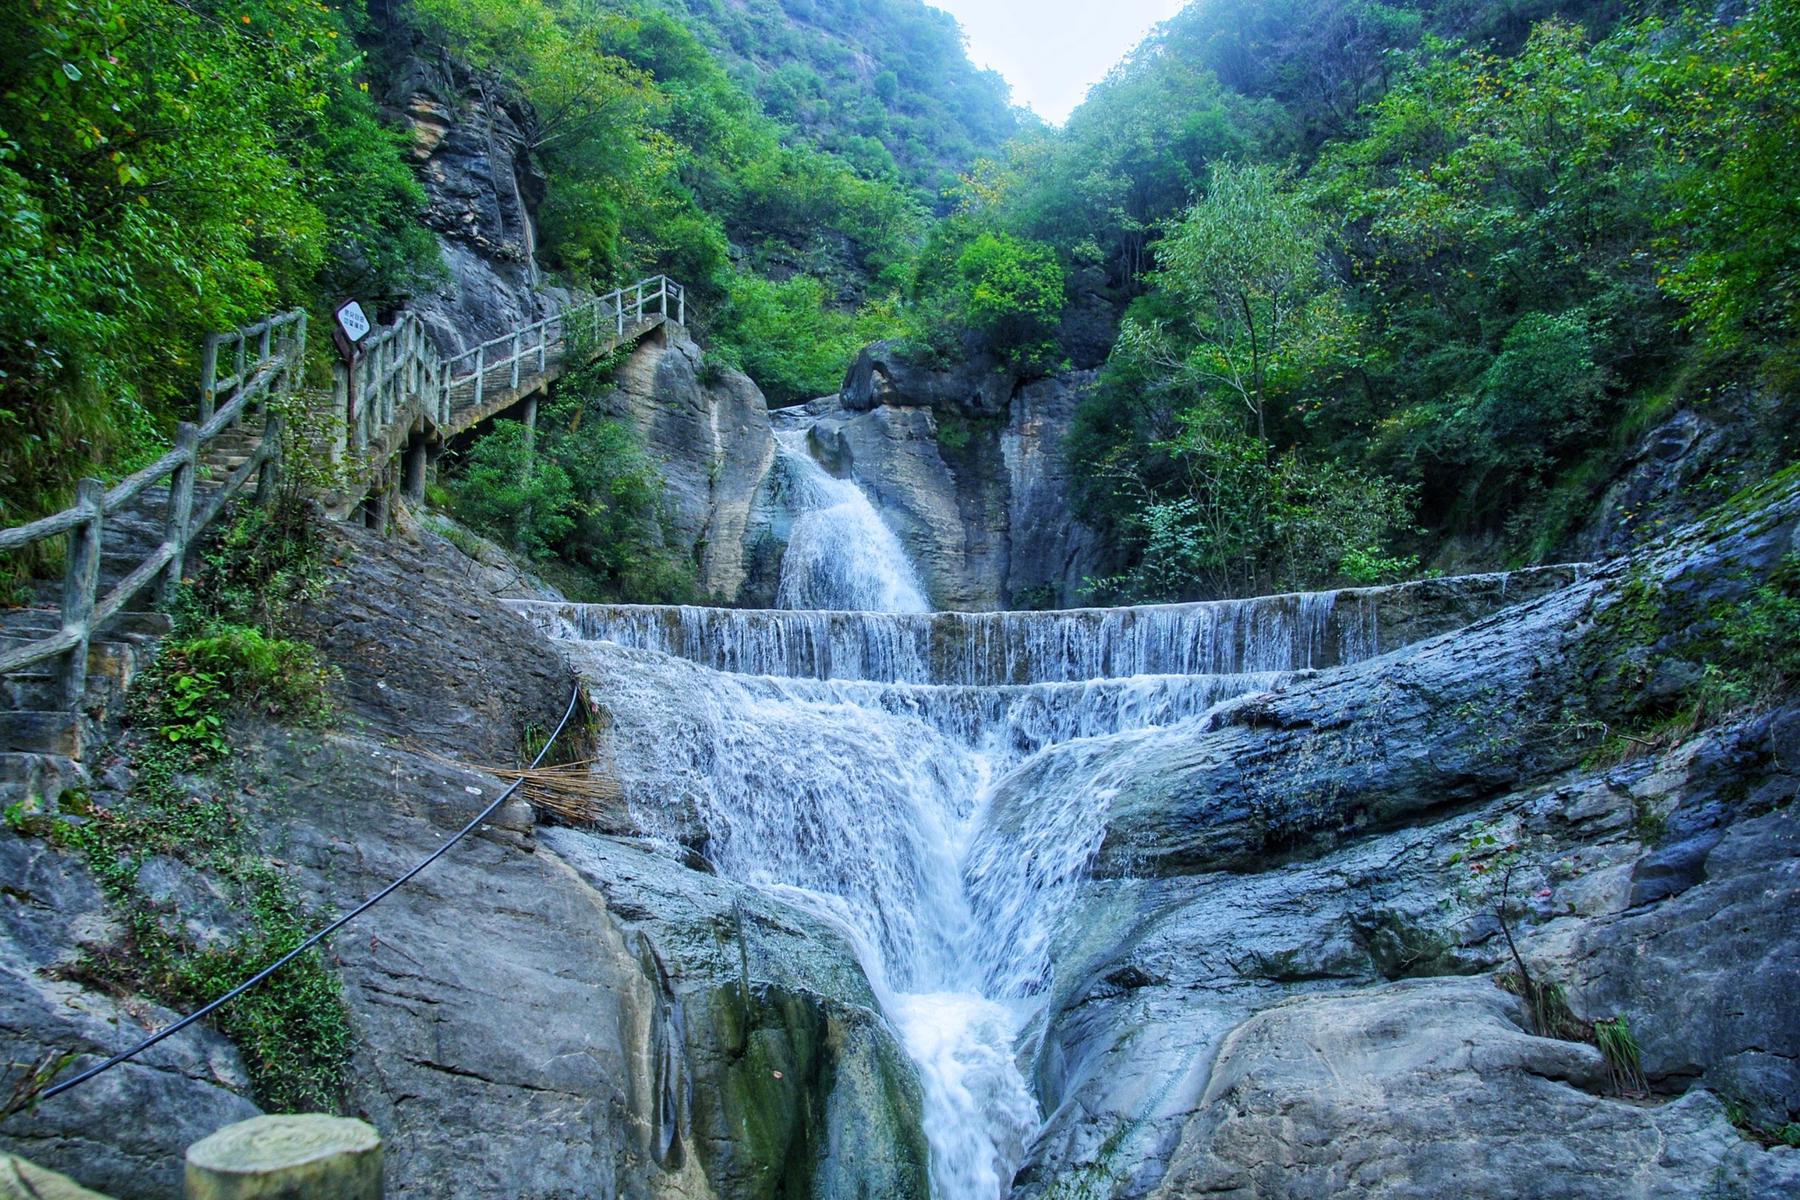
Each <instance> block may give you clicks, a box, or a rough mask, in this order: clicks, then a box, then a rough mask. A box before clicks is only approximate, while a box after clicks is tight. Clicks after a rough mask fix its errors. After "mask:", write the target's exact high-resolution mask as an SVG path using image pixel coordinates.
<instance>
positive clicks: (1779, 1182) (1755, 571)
mask: <svg viewBox="0 0 1800 1200" xmlns="http://www.w3.org/2000/svg"><path fill="white" fill-rule="evenodd" d="M1797 536H1800V495H1797V494H1796V492H1795V490H1794V489H1792V488H1791V487H1790V488H1789V489H1788V491H1787V492H1786V493H1785V494H1783V495H1781V496H1780V497H1779V498H1778V499H1777V501H1776V503H1775V504H1774V506H1773V508H1771V509H1769V510H1766V511H1764V512H1762V513H1760V514H1755V515H1750V516H1744V517H1741V518H1739V519H1737V520H1736V521H1723V520H1722V521H1717V522H1714V523H1713V524H1712V526H1711V527H1709V528H1706V529H1696V530H1691V531H1689V533H1688V535H1687V536H1684V537H1682V538H1679V539H1676V540H1675V541H1673V542H1670V543H1667V544H1665V545H1664V546H1662V547H1661V548H1660V549H1658V550H1656V551H1655V552H1653V553H1650V554H1648V555H1646V556H1644V557H1642V558H1640V559H1639V560H1637V561H1633V562H1621V563H1618V564H1615V565H1614V566H1612V567H1610V568H1607V569H1606V570H1605V571H1603V572H1601V573H1599V574H1597V575H1590V576H1589V577H1587V578H1586V579H1584V580H1583V581H1582V582H1579V583H1576V584H1574V585H1572V586H1570V587H1567V588H1564V589H1562V590H1559V591H1555V592H1551V593H1549V594H1547V595H1544V596H1541V597H1539V598H1538V599H1535V600H1532V601H1530V602H1528V603H1525V604H1522V605H1519V606H1517V607H1515V608H1512V609H1508V610H1506V611H1504V612H1502V613H1500V614H1497V615H1495V616H1493V617H1490V618H1488V619H1486V620H1483V621H1481V622H1479V623H1477V624H1476V625H1474V626H1472V627H1471V628H1469V629H1466V630H1462V631H1459V632H1456V633H1451V634H1446V635H1443V636H1440V637H1437V638H1433V639H1430V640H1428V641H1425V642H1421V643H1418V644H1416V645H1413V646H1410V647H1407V648H1405V649H1402V650H1399V651H1397V652H1395V653H1393V654H1389V655H1387V656H1384V657H1382V658H1378V659H1373V660H1369V661H1366V662H1363V663H1360V664H1356V665H1353V666H1349V667H1343V668H1339V669H1335V670H1331V671H1325V672H1320V673H1318V674H1316V675H1313V676H1311V677H1305V676H1302V677H1297V678H1296V679H1294V680H1293V681H1292V682H1291V683H1290V684H1288V685H1287V686H1286V687H1285V688H1283V689H1280V690H1277V691H1274V692H1268V693H1262V694H1259V695H1252V696H1247V697H1245V698H1243V699H1242V700H1239V701H1236V702H1233V703H1231V704H1228V705H1227V706H1225V707H1224V708H1222V709H1220V710H1217V711H1215V712H1214V713H1213V714H1212V715H1211V716H1209V717H1205V718H1200V719H1198V720H1197V721H1195V722H1190V723H1189V724H1188V725H1187V726H1173V727H1170V728H1168V729H1165V730H1160V731H1149V732H1146V733H1140V734H1137V735H1131V736H1127V737H1122V738H1119V739H1117V740H1116V742H1115V744H1113V745H1111V746H1105V745H1093V744H1090V745H1088V746H1085V747H1079V748H1077V747H1069V748H1064V749H1062V750H1060V751H1053V752H1052V753H1051V754H1049V755H1046V756H1045V758H1046V761H1044V762H1042V763H1040V764H1039V765H1038V767H1037V773H1038V778H1036V779H1035V780H1030V781H1019V782H1018V783H1017V785H1016V786H1014V787H1012V788H1009V789H1008V790H1007V791H1006V792H1005V793H1003V794H1002V795H1001V796H1000V797H999V798H998V800H997V803H999V804H1001V805H1002V806H1003V807H1004V806H1006V805H1014V806H1016V805H1018V804H1019V803H1020V802H1021V800H1022V797H1023V796H1025V795H1026V794H1028V793H1031V792H1034V791H1035V793H1036V796H1037V799H1036V800H1035V801H1034V803H1037V804H1042V803H1044V802H1045V801H1044V799H1043V796H1044V795H1045V793H1046V792H1049V793H1050V794H1053V795H1055V794H1065V793H1071V792H1072V793H1075V794H1079V793H1080V792H1081V791H1082V790H1083V789H1090V790H1091V789H1097V788H1100V787H1104V788H1105V789H1106V790H1107V794H1109V795H1112V797H1113V798H1112V799H1111V801H1110V803H1108V804H1106V805H1104V806H1102V808H1101V809H1100V810H1099V812H1098V814H1097V817H1096V819H1097V820H1099V821H1101V822H1102V824H1103V828H1101V829H1099V830H1096V831H1095V833H1096V842H1097V843H1098V845H1099V847H1100V848H1099V850H1098V851H1097V854H1096V859H1095V862H1094V864H1093V869H1092V874H1091V878H1090V880H1089V882H1087V883H1086V884H1084V885H1082V886H1081V887H1080V888H1079V889H1078V894H1077V895H1076V896H1074V897H1073V898H1072V899H1071V900H1070V901H1069V903H1070V908H1069V912H1068V918H1067V920H1066V921H1065V922H1064V924H1063V927H1062V928H1063V932H1062V933H1061V935H1060V939H1059V942H1058V944H1057V946H1056V947H1055V949H1054V951H1053V954H1052V958H1053V961H1054V963H1055V982H1054V984H1053V990H1052V994H1051V999H1050V1002H1049V1005H1048V1007H1047V1008H1046V1010H1045V1012H1044V1014H1043V1015H1042V1017H1041V1019H1040V1023H1039V1026H1038V1028H1037V1030H1036V1036H1035V1039H1034V1042H1033V1046H1032V1049H1031V1063H1032V1069H1033V1076H1034V1080H1035V1084H1036V1087H1037V1089H1038V1098H1039V1102H1040V1104H1041V1106H1042V1108H1043V1110H1044V1111H1045V1112H1047V1113H1050V1114H1051V1116H1050V1119H1049V1121H1048V1122H1047V1124H1046V1126H1045V1127H1044V1129H1043V1131H1042V1132H1041V1133H1040V1135H1039V1137H1038V1140H1037V1142H1036V1144H1035V1146H1034V1147H1033V1149H1032V1153H1031V1157H1030V1158H1029V1159H1028V1161H1027V1163H1026V1164H1025V1166H1024V1167H1023V1168H1022V1170H1021V1172H1020V1174H1019V1177H1018V1179H1017V1180H1016V1182H1015V1188H1014V1195H1017V1196H1038V1195H1045V1196H1050V1195H1056V1196H1061V1195H1072V1194H1081V1195H1100V1196H1131V1197H1138V1196H1156V1197H1175V1196H1191V1195H1200V1194H1204V1195H1223V1196H1232V1197H1244V1198H1249V1197H1312V1196H1320V1197H1324V1196H1332V1195H1341V1194H1345V1193H1354V1194H1357V1195H1366V1196H1377V1197H1390V1196H1391V1197H1401V1196H1405V1197H1426V1196H1439V1195H1446V1194H1468V1195H1494V1196H1502V1195H1504V1196H1537V1195H1559V1196H1563V1195H1566V1196H1581V1197H1590V1196H1591V1197H1596V1198H1598V1197H1615V1196H1628V1197H1662V1196H1668V1197H1675V1196H1691V1195H1695V1194H1703V1193H1704V1194H1711V1193H1708V1192H1706V1189H1708V1188H1712V1189H1717V1194H1725V1195H1744V1196H1758V1197H1761V1196H1771V1197H1772V1196H1778V1195H1791V1194H1794V1193H1795V1189H1796V1188H1800V1156H1797V1155H1796V1154H1795V1152H1793V1151H1790V1150H1785V1149H1781V1148H1777V1149H1774V1150H1765V1149H1762V1148H1761V1147H1760V1146H1759V1145H1757V1144H1756V1143H1755V1142H1753V1141H1751V1140H1748V1139H1747V1138H1744V1137H1742V1136H1740V1135H1739V1134H1738V1133H1737V1131H1736V1130H1733V1129H1732V1128H1731V1127H1730V1125H1729V1123H1728V1122H1727V1121H1726V1120H1725V1117H1724V1112H1725V1108H1724V1105H1723V1104H1722V1101H1725V1100H1729V1101H1731V1102H1732V1103H1733V1104H1734V1105H1736V1106H1738V1108H1737V1109H1736V1110H1735V1111H1738V1112H1740V1113H1742V1114H1743V1115H1744V1119H1746V1120H1748V1121H1749V1122H1750V1123H1752V1124H1755V1125H1758V1126H1762V1127H1765V1128H1773V1127H1776V1126H1779V1125H1781V1124H1783V1123H1784V1122H1787V1121H1790V1120H1792V1119H1793V1116H1794V1114H1795V1112H1796V1111H1797V1110H1800V1109H1797V1104H1796V1089H1797V1088H1800V1068H1797V1067H1796V1063H1797V1062H1800V1010H1796V1008H1795V1006H1794V1005H1793V1004H1792V1003H1791V1002H1790V1001H1788V1000H1786V999H1785V998H1786V997H1791V996H1792V995H1793V994H1794V991H1795V989H1796V988H1797V987H1800V965H1796V964H1800V943H1797V941H1796V935H1795V932H1794V929H1793V924H1792V921H1791V919H1790V917H1789V914H1790V913H1791V912H1792V911H1793V908H1794V906H1795V904H1796V903H1800V817H1797V816H1796V809H1795V805H1794V799H1795V797H1796V794H1797V793H1800V774H1796V766H1795V764H1796V763H1800V744H1797V743H1796V742H1795V738H1796V736H1800V706H1796V705H1794V704H1792V703H1791V702H1790V703H1788V704H1787V705H1785V706H1782V707H1778V708H1777V709H1776V710H1774V711H1772V712H1767V713H1763V714H1760V715H1754V716H1750V717H1747V718H1743V719H1741V720H1739V721H1737V722H1735V723H1729V724H1726V725H1724V726H1721V727H1719V728H1716V729H1714V730H1711V731H1709V732H1707V733H1704V734H1701V735H1699V736H1698V737H1693V738H1690V739H1688V740H1686V741H1684V742H1681V743H1680V744H1669V745H1664V746H1663V747H1662V748H1660V749H1656V750H1654V751H1651V752H1644V751H1643V750H1642V748H1640V749H1639V752H1638V755H1637V757H1635V758H1630V759H1628V760H1626V761H1624V762H1621V763H1618V764H1617V765H1614V766H1594V765H1587V766H1584V765H1583V764H1584V762H1590V761H1591V756H1592V754H1593V753H1594V750H1593V746H1594V742H1593V741H1592V739H1591V738H1588V737H1584V735H1583V732H1582V730H1581V729H1580V728H1579V727H1578V725H1577V724H1576V723H1575V720H1574V718H1573V717H1571V716H1570V714H1571V713H1579V712H1581V711H1586V710H1583V709H1581V707H1580V705H1579V703H1578V700H1579V698H1581V697H1584V696H1591V695H1592V694H1593V689H1594V688H1595V686H1596V680H1597V679H1601V678H1605V677H1607V675H1608V672H1610V671H1612V670H1614V669H1616V667H1617V664H1618V663H1619V662H1620V661H1622V660H1629V658H1630V657H1631V653H1632V651H1631V647H1630V644H1629V641H1628V640H1627V641H1619V640H1617V639H1618V637H1619V631H1620V630H1633V631H1635V635H1636V636H1638V637H1642V636H1643V635H1644V634H1645V633H1646V632H1647V630H1646V629H1645V628H1644V627H1643V626H1642V625H1641V624H1639V623H1634V622H1638V620H1639V617H1640V615H1641V614H1637V613H1634V612H1633V611H1632V610H1630V609H1629V608H1628V607H1627V606H1629V605H1630V604H1631V603H1632V601H1631V599H1630V597H1632V596H1633V595H1636V596H1639V597H1642V596H1644V595H1650V594H1653V595H1656V596H1659V597H1661V598H1662V601H1661V602H1662V603H1665V604H1667V605H1668V606H1670V608H1669V611H1675V612H1680V611H1683V610H1684V609H1683V606H1684V605H1687V604H1689V603H1697V604H1699V605H1700V606H1701V607H1702V610H1704V608H1705V606H1707V605H1710V604H1712V603H1714V602H1716V601H1717V600H1720V599H1726V598H1730V597H1732V596H1741V595H1743V594H1744V589H1746V588H1747V587H1748V586H1750V585H1749V584H1747V583H1746V582H1745V579H1746V578H1750V579H1753V578H1756V577H1759V576H1763V575H1766V574H1767V573H1768V572H1770V571H1772V570H1774V569H1775V568H1776V567H1777V565H1778V564H1779V563H1781V562H1782V561H1783V559H1784V558H1786V556H1788V555H1790V554H1792V553H1793V552H1794V550H1795V548H1796V538H1797ZM1671 636H1676V635H1671ZM1650 641H1651V644H1652V645H1654V646H1657V647H1662V648H1663V649H1661V650H1659V651H1654V653H1662V654H1670V653H1672V649H1673V646H1674V643H1672V642H1669V641H1667V640H1666V639H1665V640H1663V641H1658V640H1656V638H1654V637H1652V638H1651V639H1650ZM1025 819H1027V815H1026V814H1025V813H1024V812H1022V811H1017V810H1016V809H1015V812H1014V813H1013V815H1012V816H1010V817H1007V816H1006V815H1004V813H1003V815H1002V816H1001V817H1000V820H1001V821H1003V822H1004V821H1006V820H1011V821H1013V822H1018V821H1023V820H1025ZM1478 832H1486V833H1489V834H1492V835H1494V836H1495V837H1496V841H1497V843H1498V844H1499V845H1501V846H1504V845H1512V846H1516V847H1517V848H1518V851H1517V853H1518V854H1519V866H1518V867H1517V870H1516V874H1515V875H1514V876H1512V877H1509V885H1510V891H1509V894H1510V895H1511V896H1512V897H1514V898H1515V900H1516V901H1518V902H1519V904H1520V907H1521V908H1522V909H1523V914H1522V915H1519V914H1515V916H1514V918H1513V926H1514V934H1515V936H1516V937H1517V939H1518V942H1519V947H1520V951H1521V953H1522V954H1523V956H1524V959H1525V961H1526V963H1527V964H1528V966H1529V968H1530V970H1531V971H1532V973H1533V975H1534V977H1535V978H1536V979H1538V980H1540V981H1554V982H1556V983H1557V984H1559V985H1560V986H1562V987H1563V988H1564V989H1566V995H1567V1001H1568V1004H1569V1006H1570V1008H1571V1009H1572V1011H1573V1013H1575V1014H1577V1015H1578V1016H1579V1018H1580V1019H1581V1020H1583V1021H1592V1020H1595V1019H1600V1018H1611V1017H1613V1016H1614V1015H1622V1016H1625V1017H1626V1018H1628V1020H1629V1023H1630V1028H1631V1030H1632V1031H1633V1033H1634V1034H1635V1037H1636V1040H1637V1042H1638V1043H1639V1045H1640V1046H1641V1049H1642V1063H1643V1069H1644V1072H1645V1074H1646V1076H1647V1077H1648V1081H1649V1085H1650V1088H1651V1095H1650V1097H1648V1098H1647V1099H1636V1098H1629V1097H1627V1098H1621V1097H1620V1096H1619V1095H1618V1092H1619V1090H1620V1086H1619V1084H1618V1082H1617V1081H1616V1080H1615V1079H1613V1078H1612V1076H1611V1075H1610V1074H1609V1071H1608V1068H1607V1064H1606V1063H1605V1062H1604V1060H1603V1059H1602V1057H1601V1055H1600V1054H1599V1053H1598V1052H1597V1051H1596V1050H1595V1049H1594V1047H1593V1046H1592V1045H1591V1044H1589V1043H1587V1042H1576V1041H1563V1040H1559V1039H1555V1038H1546V1037H1539V1036H1537V1035H1536V1031H1535V1028H1534V1024H1533V1019H1532V1017H1531V1015H1530V1013H1529V1012H1528V1011H1527V1010H1526V1007H1525V1005H1524V1004H1523V1003H1522V1002H1521V1001H1520V1000H1519V999H1518V998H1517V997H1516V996H1515V995H1513V994H1512V993H1510V992H1507V991H1504V990H1502V989H1501V988H1499V987H1497V986H1496V985H1495V982H1494V979H1493V977H1492V975H1491V974H1490V975H1486V976H1481V975H1477V977H1475V978H1446V976H1469V975H1471V974H1475V973H1481V972H1493V971H1495V970H1499V969H1504V968H1507V967H1508V966H1509V965H1510V956H1509V955H1508V952H1507V950H1506V946H1505V942H1504V939H1503V937H1502V936H1501V931H1500V928H1499V924H1498V922H1497V920H1496V919H1495V917H1494V915H1493V902H1492V900H1491V899H1490V900H1483V899H1480V898H1476V899H1470V898H1469V889H1470V888H1471V887H1475V888H1476V889H1477V894H1478V895H1479V879H1478V876H1476V875H1473V874H1472V873H1471V863H1473V862H1477V861H1480V855H1481V854H1484V853H1492V851H1483V850H1480V849H1478V848H1477V849H1472V846H1474V845H1475V844H1473V843H1472V842H1471V838H1472V836H1473V835H1475V834H1476V833H1478ZM1471 855H1474V857H1470V856H1471ZM1023 869H1029V868H1028V867H1025V868H1023Z"/></svg>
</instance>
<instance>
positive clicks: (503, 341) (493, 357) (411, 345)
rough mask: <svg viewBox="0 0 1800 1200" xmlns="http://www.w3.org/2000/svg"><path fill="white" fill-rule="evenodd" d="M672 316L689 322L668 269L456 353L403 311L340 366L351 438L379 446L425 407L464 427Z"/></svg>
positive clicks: (351, 442)
mask: <svg viewBox="0 0 1800 1200" xmlns="http://www.w3.org/2000/svg"><path fill="white" fill-rule="evenodd" d="M670 320H673V321H674V322H675V323H676V324H678V325H686V324H687V291H686V289H685V288H683V287H682V286H681V285H680V284H678V283H676V282H675V281H674V280H672V279H670V278H669V277H668V276H666V275H654V276H651V277H650V278H649V279H644V280H640V281H639V282H638V283H636V284H634V285H632V286H631V287H628V288H619V289H617V290H616V291H611V292H608V293H606V294H605V295H604V296H596V297H594V298H593V299H591V300H586V301H583V302H582V303H580V304H575V305H571V306H570V307H568V308H566V309H562V310H560V311H558V312H555V313H552V314H551V315H550V316H548V317H544V318H541V319H540V320H536V321H532V322H531V323H529V324H526V325H522V326H520V327H519V328H517V329H515V330H513V331H511V332H510V333H504V334H501V335H500V336H499V337H496V338H489V339H488V340H487V341H485V342H482V343H481V344H479V345H476V346H471V347H470V348H469V349H467V350H464V351H463V352H462V353H460V354H457V355H454V356H452V357H450V358H448V359H440V358H439V357H438V356H437V353H436V351H435V349H434V347H433V346H432V343H431V339H430V337H429V336H428V335H427V334H426V331H425V326H424V324H423V323H422V322H421V321H420V320H419V319H418V318H417V317H416V316H413V315H412V314H410V313H406V314H402V316H401V317H400V319H399V320H398V321H396V322H395V323H394V324H392V325H390V326H387V327H386V328H384V329H382V330H381V331H380V332H378V333H376V334H374V335H373V336H371V337H370V338H369V339H367V340H366V341H364V343H363V345H362V350H361V353H360V355H359V356H358V358H357V360H356V363H355V365H353V366H342V365H340V366H339V368H338V371H337V381H336V391H337V400H338V405H339V410H340V411H342V412H345V413H346V414H347V423H348V437H347V438H346V442H347V445H348V447H349V448H350V449H353V450H354V451H356V452H357V453H359V454H360V453H363V452H366V451H367V450H368V449H369V448H370V447H371V446H376V447H380V446H381V444H382V443H383V442H384V441H385V440H390V439H388V438H387V437H386V435H387V434H389V433H391V432H392V431H394V430H395V429H397V428H402V427H410V426H411V425H412V424H413V422H415V421H416V420H417V419H418V418H419V417H420V416H424V417H427V418H429V419H430V421H431V422H432V424H434V425H435V426H437V428H438V430H439V431H440V432H441V433H444V434H452V433H460V432H462V430H464V429H466V428H468V427H469V426H471V425H475V424H477V423H479V422H480V421H482V420H485V419H486V418H487V417H489V416H491V415H493V413H492V411H491V410H494V409H496V408H504V407H506V406H508V405H510V404H512V403H514V402H516V401H517V400H518V399H519V397H520V396H521V395H523V394H525V393H528V392H530V391H533V390H535V389H537V388H539V387H541V386H543V385H544V384H545V383H546V382H547V381H548V380H549V379H550V378H552V377H554V376H556V375H560V374H561V373H562V371H563V370H564V369H566V368H567V367H568V366H570V365H572V364H571V363H570V362H569V358H570V355H571V353H579V354H581V355H582V356H583V357H598V356H599V355H601V354H604V353H606V352H607V351H609V350H611V349H613V348H614V347H616V346H618V345H619V344H620V343H622V342H624V341H627V340H630V339H631V338H635V337H638V336H641V335H642V334H643V333H645V332H647V331H648V330H649V329H650V328H652V327H653V326H656V325H660V324H662V323H663V322H665V321H670ZM574 365H578V364H574Z"/></svg>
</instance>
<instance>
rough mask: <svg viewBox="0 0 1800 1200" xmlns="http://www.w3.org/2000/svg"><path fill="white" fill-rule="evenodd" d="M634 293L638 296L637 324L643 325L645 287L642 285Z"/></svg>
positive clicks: (634, 289)
mask: <svg viewBox="0 0 1800 1200" xmlns="http://www.w3.org/2000/svg"><path fill="white" fill-rule="evenodd" d="M632 291H633V292H635V293H636V295H637V324H639V325H642V324H643V323H644V285H643V284H641V283H640V284H638V285H637V287H635V288H633V289H632Z"/></svg>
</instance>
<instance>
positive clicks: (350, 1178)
mask: <svg viewBox="0 0 1800 1200" xmlns="http://www.w3.org/2000/svg"><path fill="white" fill-rule="evenodd" d="M381 1195H382V1191H381V1136H380V1135H379V1134H377V1133H376V1132H375V1130H374V1127H373V1126H371V1125H369V1124H367V1123H366V1122H363V1121H356V1120H352V1119H350V1118H348V1117H328V1116H325V1115H324V1114H322V1113H302V1114H297V1115H293V1116H281V1117H252V1118H250V1119H249V1120H248V1121H239V1122H238V1123H237V1124H235V1125H227V1126H226V1127H225V1128H223V1129H221V1130H219V1131H218V1132H217V1133H215V1134H213V1135H212V1136H211V1137H208V1138H203V1139H201V1140H200V1141H198V1142H195V1143H194V1144H193V1145H192V1146H189V1147H188V1152H187V1197H188V1200H275V1198H277V1197H283V1196H292V1197H299V1196H312V1197H317V1198H318V1200H381Z"/></svg>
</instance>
